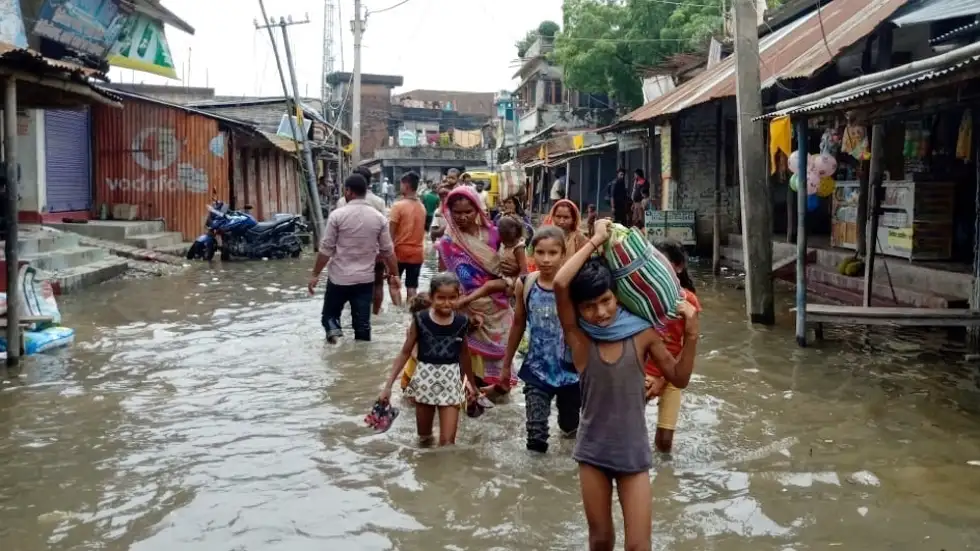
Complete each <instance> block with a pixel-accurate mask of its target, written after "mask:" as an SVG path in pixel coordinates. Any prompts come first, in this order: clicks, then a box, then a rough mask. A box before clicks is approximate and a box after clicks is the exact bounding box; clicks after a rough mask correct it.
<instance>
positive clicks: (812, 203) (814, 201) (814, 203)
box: [806, 195, 820, 212]
mask: <svg viewBox="0 0 980 551" xmlns="http://www.w3.org/2000/svg"><path fill="white" fill-rule="evenodd" d="M818 208H820V198H819V197H817V196H816V195H807V197H806V210H808V211H810V212H813V211H815V210H817V209H818Z"/></svg>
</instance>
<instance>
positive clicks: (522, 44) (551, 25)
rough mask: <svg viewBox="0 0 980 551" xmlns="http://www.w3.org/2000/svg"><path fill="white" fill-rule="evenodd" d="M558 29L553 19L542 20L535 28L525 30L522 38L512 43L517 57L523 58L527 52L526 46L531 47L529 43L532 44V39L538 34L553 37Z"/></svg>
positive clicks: (559, 28) (535, 38)
mask: <svg viewBox="0 0 980 551" xmlns="http://www.w3.org/2000/svg"><path fill="white" fill-rule="evenodd" d="M559 30H561V27H559V26H558V23H555V22H554V21H542V22H541V24H539V25H538V27H537V28H536V29H531V30H530V31H527V33H526V34H525V35H524V38H522V39H520V40H518V41H517V42H516V43H515V44H514V46H515V47H516V48H517V57H521V58H523V57H524V54H526V53H527V50H528V48H530V47H531V44H534V41H535V40H537V39H538V37H539V36H544V37H547V38H554V36H555V35H556V34H558V31H559Z"/></svg>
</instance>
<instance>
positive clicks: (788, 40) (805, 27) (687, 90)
mask: <svg viewBox="0 0 980 551" xmlns="http://www.w3.org/2000/svg"><path fill="white" fill-rule="evenodd" d="M907 1H908V0H834V1H833V2H831V3H829V4H826V5H824V6H823V7H822V8H821V10H819V13H818V12H817V11H813V12H810V13H808V14H805V15H803V16H801V17H800V18H799V19H797V20H795V21H793V22H791V23H789V24H787V25H786V26H785V27H782V28H780V29H778V30H777V31H776V32H774V33H771V34H769V35H766V36H765V37H763V38H762V39H761V40H759V58H760V66H759V67H760V70H761V77H762V88H763V89H765V88H769V87H770V86H772V85H774V84H775V83H776V82H777V81H778V80H789V79H793V78H806V77H810V76H813V74H814V73H816V72H817V71H818V70H819V69H821V68H822V67H824V66H826V65H827V64H829V63H830V62H832V61H833V60H834V59H835V58H836V57H837V56H838V55H840V54H841V53H842V52H843V51H844V50H845V49H846V48H848V47H850V46H852V45H853V44H855V43H856V42H858V41H859V40H861V39H862V38H864V37H865V36H867V35H869V34H870V33H871V32H873V31H874V30H875V28H876V27H877V26H878V25H879V24H880V23H881V22H882V21H884V20H886V19H887V18H888V17H890V16H891V15H892V14H893V13H894V12H895V10H897V9H898V8H899V7H901V6H902V5H904V4H905V3H906V2H907ZM821 19H822V24H821ZM825 33H826V34H825ZM734 95H735V56H729V57H727V58H726V59H724V60H722V62H721V63H719V64H718V65H716V66H715V67H713V68H711V69H709V70H706V71H705V72H703V73H701V74H700V75H698V76H696V77H694V78H693V79H691V80H689V81H687V82H685V83H684V84H681V85H680V86H678V87H677V88H675V89H674V90H673V91H672V92H670V93H667V94H665V95H663V96H661V97H659V98H657V99H655V100H653V101H651V102H649V103H647V104H646V105H644V106H643V107H640V108H639V109H636V110H635V111H633V112H632V113H630V114H628V115H626V116H625V117H623V118H622V119H620V122H619V123H617V124H616V125H614V126H626V125H630V124H635V123H640V122H645V121H649V120H653V119H655V118H657V117H662V116H664V115H670V114H672V113H678V112H680V111H683V110H684V109H688V108H690V107H694V106H696V105H700V104H702V103H705V102H708V101H711V100H713V99H721V98H727V97H731V96H734Z"/></svg>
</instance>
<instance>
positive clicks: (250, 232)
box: [187, 201, 308, 261]
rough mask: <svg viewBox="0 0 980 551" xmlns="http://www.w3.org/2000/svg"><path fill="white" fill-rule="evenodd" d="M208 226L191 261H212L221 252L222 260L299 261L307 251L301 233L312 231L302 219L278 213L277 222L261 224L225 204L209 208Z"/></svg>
mask: <svg viewBox="0 0 980 551" xmlns="http://www.w3.org/2000/svg"><path fill="white" fill-rule="evenodd" d="M246 208H247V207H246ZM204 225H205V227H206V228H207V231H206V232H205V233H203V234H201V236H200V237H198V238H197V240H196V241H194V244H193V245H191V248H190V249H189V250H188V251H187V259H188V260H195V259H203V260H207V261H211V260H212V259H213V258H214V255H215V253H216V252H217V251H219V250H220V251H221V260H228V259H230V258H231V257H233V256H235V257H241V258H250V259H258V258H286V257H292V258H297V257H298V256H299V255H300V253H302V252H303V243H302V241H300V238H299V235H298V234H299V233H300V232H305V231H307V230H308V227H307V225H306V224H305V223H304V222H303V220H302V218H301V217H299V216H296V215H293V214H277V215H276V216H275V218H274V219H273V220H270V221H268V222H259V221H257V220H256V219H255V217H254V216H252V215H251V214H249V213H248V212H243V211H238V210H229V209H228V206H227V205H225V204H224V202H222V201H215V202H214V204H213V205H211V206H209V207H208V217H207V219H206V220H205V222H204Z"/></svg>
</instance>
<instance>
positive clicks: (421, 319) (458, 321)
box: [415, 310, 469, 364]
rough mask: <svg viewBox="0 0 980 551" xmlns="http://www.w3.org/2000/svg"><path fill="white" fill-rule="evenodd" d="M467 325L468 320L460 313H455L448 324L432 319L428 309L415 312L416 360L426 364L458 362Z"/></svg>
mask: <svg viewBox="0 0 980 551" xmlns="http://www.w3.org/2000/svg"><path fill="white" fill-rule="evenodd" d="M468 326H469V320H467V319H466V316H464V315H462V314H456V315H455V316H454V317H453V321H452V323H450V324H449V325H440V324H438V323H436V322H434V321H432V316H430V315H429V311H428V310H425V311H424V312H419V313H417V314H415V328H416V329H417V330H418V335H419V341H418V347H419V353H418V360H419V361H420V362H423V363H428V364H455V363H459V353H460V350H461V349H462V348H463V339H465V338H466V330H467V328H468Z"/></svg>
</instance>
